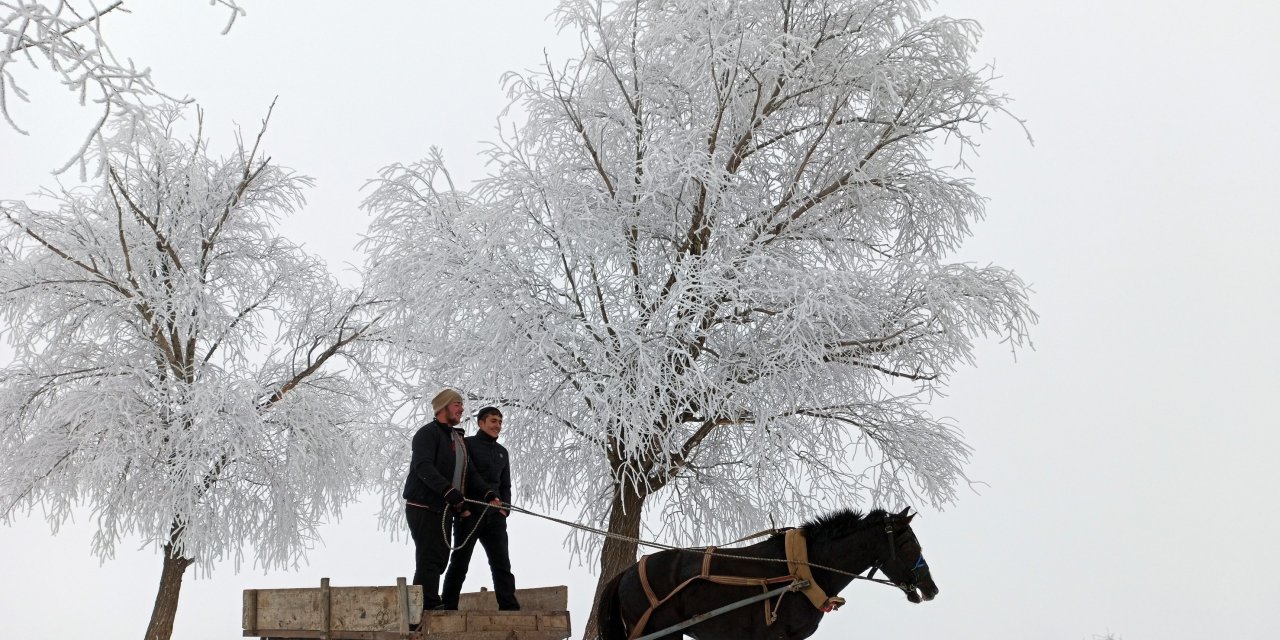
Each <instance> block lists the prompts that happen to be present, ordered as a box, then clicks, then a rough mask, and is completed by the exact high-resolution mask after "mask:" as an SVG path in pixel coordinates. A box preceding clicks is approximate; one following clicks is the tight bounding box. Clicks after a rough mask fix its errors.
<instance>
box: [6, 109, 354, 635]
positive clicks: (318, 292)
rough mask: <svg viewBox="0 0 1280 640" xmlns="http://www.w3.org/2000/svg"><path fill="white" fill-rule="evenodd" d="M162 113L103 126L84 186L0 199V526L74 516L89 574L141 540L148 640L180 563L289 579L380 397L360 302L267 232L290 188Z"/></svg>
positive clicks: (258, 163) (182, 567)
mask: <svg viewBox="0 0 1280 640" xmlns="http://www.w3.org/2000/svg"><path fill="white" fill-rule="evenodd" d="M168 114H169V115H168V116H167V117H165V118H164V120H163V123H164V126H160V127H147V128H144V129H142V130H139V131H136V132H133V131H113V136H115V139H118V140H120V141H121V144H119V145H110V146H112V147H113V150H112V152H111V154H110V155H109V156H107V157H106V158H104V159H103V160H104V163H105V166H106V167H107V170H106V172H105V173H104V176H103V181H102V182H101V183H100V184H97V185H96V186H92V187H85V188H79V189H61V190H58V191H56V192H55V191H47V192H45V193H44V194H43V196H44V198H43V202H44V203H45V204H47V205H48V206H47V208H39V209H37V208H35V205H29V204H28V203H26V202H17V201H5V202H0V215H2V216H3V217H2V219H0V316H2V317H3V320H4V322H5V323H6V324H7V334H8V335H7V337H8V339H9V343H10V344H11V346H12V347H13V349H14V352H15V355H14V359H13V362H12V363H11V364H9V365H8V366H6V367H4V368H3V369H0V519H3V520H5V521H10V520H12V519H13V518H15V517H20V516H24V515H26V514H29V513H30V512H31V511H32V510H33V509H34V508H36V507H39V508H40V509H42V510H43V512H44V513H45V516H46V518H47V519H48V521H49V523H50V525H51V526H52V528H53V529H54V530H55V531H56V530H57V529H58V527H59V525H61V524H62V523H64V522H65V521H66V520H67V519H68V518H69V517H70V516H71V514H72V513H73V511H74V510H77V509H88V510H89V512H90V514H91V516H92V519H93V522H94V523H95V524H96V527H97V531H96V533H95V535H94V538H93V552H94V553H95V554H96V555H97V556H99V557H100V558H103V559H105V558H109V557H112V556H113V555H114V553H115V548H116V545H117V544H118V543H119V542H120V541H121V540H122V539H123V538H124V537H125V536H130V537H139V538H141V539H142V540H143V542H144V543H145V544H147V545H154V547H155V548H156V549H157V550H159V551H160V552H161V553H162V555H163V568H162V573H161V577H160V581H159V589H158V593H157V597H156V601H155V605H154V609H153V612H152V617H151V621H150V624H149V626H148V628H147V630H146V636H145V637H146V638H147V639H148V640H156V639H160V640H163V639H167V638H169V636H170V634H171V632H172V625H173V621H174V616H175V613H176V609H177V604H178V595H179V589H180V587H181V583H182V578H183V575H184V573H185V572H186V569H187V568H188V567H189V566H192V565H195V566H196V567H197V568H199V569H203V570H206V571H207V570H209V569H211V568H212V566H213V565H214V564H215V563H218V562H221V561H225V560H232V561H233V562H234V563H235V565H236V566H237V567H239V566H240V564H241V562H242V561H243V560H244V554H245V551H246V549H252V550H253V551H254V553H255V554H256V555H255V558H254V559H255V562H256V563H257V564H258V565H260V566H261V567H263V568H284V567H288V566H293V565H295V564H296V562H297V561H298V559H299V558H300V557H301V556H302V554H304V553H305V550H306V545H307V544H308V543H309V542H310V541H311V540H313V539H314V538H315V534H316V527H317V526H318V525H319V524H320V523H321V522H322V521H323V520H324V519H325V518H327V517H329V516H333V515H336V514H337V513H338V512H339V511H340V509H341V507H342V506H343V505H344V504H345V503H347V502H348V501H349V500H351V499H353V498H354V497H355V493H356V491H357V489H358V487H357V484H358V483H359V482H361V479H362V476H361V468H362V465H361V464H360V461H359V460H358V456H357V455H355V451H356V450H357V448H358V446H360V438H361V437H362V434H364V433H367V432H368V426H369V424H370V423H371V422H372V420H373V419H372V417H371V415H372V408H373V406H374V400H375V399H376V398H378V397H379V396H378V393H377V390H376V389H375V388H374V387H373V385H372V384H371V377H370V373H371V371H372V370H371V369H370V368H369V367H368V364H369V363H368V362H366V361H363V360H361V359H360V357H359V356H355V355H353V351H352V350H353V349H354V348H355V346H356V345H357V344H358V343H359V342H360V341H362V340H365V339H368V338H369V334H370V326H371V325H370V323H371V319H370V318H369V316H370V306H369V304H368V299H367V298H366V297H364V296H363V294H361V293H360V292H357V291H353V290H349V289H346V288H344V287H342V286H340V285H339V284H338V283H337V282H336V280H335V279H334V278H333V277H332V275H331V274H330V273H329V272H328V270H327V267H326V266H325V264H324V263H323V261H321V260H320V259H319V258H317V257H314V256H311V255H308V254H306V253H304V252H303V251H302V250H301V248H300V247H298V246H297V245H294V244H292V243H290V242H289V241H288V240H286V239H285V238H283V237H281V236H280V235H279V234H278V232H277V231H276V226H277V223H278V221H279V220H280V218H281V217H282V216H283V215H285V214H288V213H290V212H292V211H294V210H295V209H297V208H298V207H299V206H300V205H301V203H302V192H303V189H304V187H306V186H307V185H308V184H309V179H307V178H305V177H303V176H300V175H297V174H295V173H294V172H292V171H290V170H288V169H285V168H282V167H280V166H277V165H276V164H274V163H272V162H270V161H269V160H268V159H266V158H264V157H263V156H262V155H261V152H260V149H259V141H260V140H261V134H259V135H258V138H257V140H250V141H249V142H250V144H248V145H246V144H244V141H243V140H240V139H239V138H238V137H237V140H238V142H239V144H238V145H237V147H238V148H237V149H236V151H235V152H234V153H231V154H230V155H229V156H227V157H221V158H218V157H213V156H212V155H211V153H210V150H209V148H208V144H207V141H206V139H205V138H204V137H202V136H201V135H199V134H197V135H196V136H195V137H194V139H193V140H191V141H190V142H182V141H180V140H179V139H178V138H177V136H178V134H177V133H176V131H175V127H176V126H178V115H177V114H178V112H177V111H176V110H170V111H168ZM264 127H265V122H264Z"/></svg>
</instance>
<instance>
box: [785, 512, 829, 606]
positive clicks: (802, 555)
mask: <svg viewBox="0 0 1280 640" xmlns="http://www.w3.org/2000/svg"><path fill="white" fill-rule="evenodd" d="M784 542H785V545H786V550H787V570H788V571H790V572H791V575H793V576H795V577H797V578H799V579H801V580H806V581H808V583H809V586H807V587H805V588H803V589H801V590H800V592H801V593H803V594H804V596H805V597H806V598H808V599H809V602H810V603H811V604H813V606H814V607H816V608H817V609H818V610H820V611H822V612H824V613H829V612H831V611H834V610H836V609H839V608H840V606H841V605H843V604H844V598H841V597H840V596H831V597H828V596H827V592H826V591H823V590H822V587H820V586H818V581H817V580H814V579H813V571H812V570H810V568H809V544H808V542H807V541H806V540H805V537H804V529H791V530H790V531H787V537H786V538H785V541H784Z"/></svg>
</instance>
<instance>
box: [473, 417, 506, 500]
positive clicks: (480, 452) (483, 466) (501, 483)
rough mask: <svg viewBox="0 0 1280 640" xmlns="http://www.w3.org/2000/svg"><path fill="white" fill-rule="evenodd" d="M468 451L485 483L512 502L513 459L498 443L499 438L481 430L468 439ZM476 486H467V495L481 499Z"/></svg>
mask: <svg viewBox="0 0 1280 640" xmlns="http://www.w3.org/2000/svg"><path fill="white" fill-rule="evenodd" d="M466 440H467V453H468V454H469V455H470V456H471V464H472V465H474V466H475V468H476V471H478V472H480V477H481V478H484V481H485V483H486V484H487V485H488V486H489V487H492V488H494V489H497V491H498V497H500V498H502V501H503V502H507V503H510V502H511V460H510V458H509V457H508V456H507V448H506V447H504V446H502V445H500V444H498V439H497V438H494V437H493V436H490V435H489V434H487V433H485V432H483V431H481V432H479V433H477V434H475V435H474V436H469V437H468V438H467V439H466ZM477 491H478V489H477V488H476V487H472V486H468V487H467V497H468V498H471V499H473V500H480V499H482V497H483V496H479V495H475V494H476V492H477Z"/></svg>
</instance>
